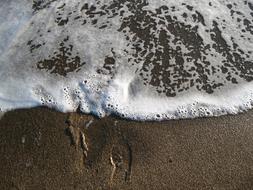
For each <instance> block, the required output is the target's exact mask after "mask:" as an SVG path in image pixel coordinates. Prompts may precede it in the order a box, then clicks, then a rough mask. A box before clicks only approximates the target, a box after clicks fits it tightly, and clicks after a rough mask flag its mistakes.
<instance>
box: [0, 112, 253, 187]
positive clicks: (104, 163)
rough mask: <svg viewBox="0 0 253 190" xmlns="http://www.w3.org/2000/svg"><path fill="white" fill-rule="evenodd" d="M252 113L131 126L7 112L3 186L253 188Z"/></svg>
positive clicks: (1, 140) (0, 148)
mask: <svg viewBox="0 0 253 190" xmlns="http://www.w3.org/2000/svg"><path fill="white" fill-rule="evenodd" d="M252 115H253V111H249V112H246V113H244V114H240V115H235V116H222V117H218V118H200V119H193V120H177V121H164V122H135V121H128V120H124V119H120V118H117V117H107V118H102V119H98V118H94V117H93V116H89V115H81V114H78V113H71V114H64V113H59V112H57V111H54V110H50V109H48V108H33V109H23V110H16V111H11V112H9V113H6V114H5V115H4V116H3V117H2V119H1V120H0V130H1V132H0V155H1V156H0V189H1V190H5V189H6V190H8V189H19V190H23V189H25V190H30V189H32V190H34V189H50V190H55V189H57V190H58V189H66V190H72V189H156V190H158V189H240V190H241V189H252V188H253V117H252Z"/></svg>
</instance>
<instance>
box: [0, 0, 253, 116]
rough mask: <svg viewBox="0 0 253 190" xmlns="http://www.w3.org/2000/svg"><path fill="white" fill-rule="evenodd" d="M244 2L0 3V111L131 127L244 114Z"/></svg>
mask: <svg viewBox="0 0 253 190" xmlns="http://www.w3.org/2000/svg"><path fill="white" fill-rule="evenodd" d="M252 51H253V2H252V1H251V0H248V1H247V0H245V1H242V2H238V1H237V0H213V1H206V0H177V1H172V0H118V1H116V0H103V1H102V0H75V1H73V0H34V1H31V0H22V1H18V0H8V1H7V0H4V1H1V2H0V86H1V88H0V110H2V111H7V110H11V109H15V108H24V107H33V106H39V105H46V106H49V107H53V108H56V109H58V110H60V111H63V112H69V111H75V110H76V109H80V110H81V111H82V112H84V113H92V114H96V115H98V116H99V117H103V116H105V115H109V114H111V113H113V114H118V115H120V116H122V117H126V118H131V119H138V120H163V119H178V118H194V117H203V116H219V115H224V114H228V113H229V114H236V113H238V112H241V111H244V110H248V109H251V108H252V105H253V82H252V81H253V55H252Z"/></svg>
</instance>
